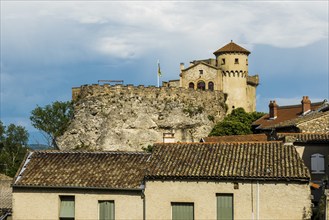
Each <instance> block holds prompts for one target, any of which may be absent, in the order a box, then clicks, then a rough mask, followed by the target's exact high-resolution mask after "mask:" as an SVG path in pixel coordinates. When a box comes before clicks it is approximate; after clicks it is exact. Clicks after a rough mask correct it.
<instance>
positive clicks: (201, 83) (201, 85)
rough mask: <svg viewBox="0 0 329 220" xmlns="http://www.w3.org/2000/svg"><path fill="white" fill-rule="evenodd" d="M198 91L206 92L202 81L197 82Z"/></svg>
mask: <svg viewBox="0 0 329 220" xmlns="http://www.w3.org/2000/svg"><path fill="white" fill-rule="evenodd" d="M198 89H201V90H206V84H205V83H204V82H203V81H199V82H198Z"/></svg>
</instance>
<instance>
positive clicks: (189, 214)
mask: <svg viewBox="0 0 329 220" xmlns="http://www.w3.org/2000/svg"><path fill="white" fill-rule="evenodd" d="M172 219H173V220H193V219H194V204H193V203H172Z"/></svg>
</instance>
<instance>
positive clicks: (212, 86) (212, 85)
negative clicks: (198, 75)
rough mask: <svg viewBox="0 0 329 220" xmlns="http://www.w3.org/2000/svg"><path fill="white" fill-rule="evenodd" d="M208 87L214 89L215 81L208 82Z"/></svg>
mask: <svg viewBox="0 0 329 220" xmlns="http://www.w3.org/2000/svg"><path fill="white" fill-rule="evenodd" d="M208 89H209V90H210V91H214V83H213V82H209V83H208Z"/></svg>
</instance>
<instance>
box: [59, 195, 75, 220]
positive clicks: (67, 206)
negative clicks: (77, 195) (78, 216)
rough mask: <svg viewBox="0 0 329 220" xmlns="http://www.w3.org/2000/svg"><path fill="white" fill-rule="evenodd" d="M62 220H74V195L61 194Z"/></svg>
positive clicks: (60, 213) (60, 211) (60, 215)
mask: <svg viewBox="0 0 329 220" xmlns="http://www.w3.org/2000/svg"><path fill="white" fill-rule="evenodd" d="M59 198H60V201H61V204H60V210H59V219H60V220H64V219H65V220H74V196H60V197H59Z"/></svg>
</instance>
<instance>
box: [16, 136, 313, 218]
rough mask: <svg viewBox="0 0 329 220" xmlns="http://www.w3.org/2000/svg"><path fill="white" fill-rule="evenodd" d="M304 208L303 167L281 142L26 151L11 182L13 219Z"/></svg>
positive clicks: (235, 214)
mask: <svg viewBox="0 0 329 220" xmlns="http://www.w3.org/2000/svg"><path fill="white" fill-rule="evenodd" d="M277 161H280V163H277ZM287 203H289V206H287V205H286V204H287ZM310 208H311V203H310V189H309V172H308V170H307V168H306V167H305V165H304V163H303V161H302V160H301V159H300V157H299V156H298V154H297V152H296V150H295V148H294V147H292V146H284V145H283V144H282V143H281V142H249V143H248V142H237V143H168V144H156V145H154V147H153V152H152V154H147V153H131V152H130V153H129V152H59V151H51V152H49V151H41V152H31V153H29V155H28V156H27V157H26V159H25V161H24V162H23V164H22V167H21V168H20V170H19V172H18V174H17V176H16V177H15V180H14V184H13V218H14V219H17V220H19V219H90V220H91V219H93V220H94V219H239V218H254V219H266V218H272V219H273V218H275V219H287V218H288V217H289V218H295V219H303V218H308V217H309V216H310V214H311V209H310ZM283 210H284V211H283Z"/></svg>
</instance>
